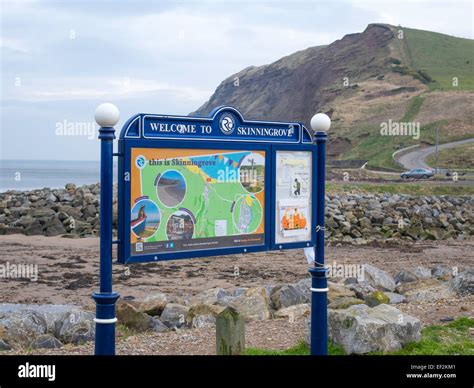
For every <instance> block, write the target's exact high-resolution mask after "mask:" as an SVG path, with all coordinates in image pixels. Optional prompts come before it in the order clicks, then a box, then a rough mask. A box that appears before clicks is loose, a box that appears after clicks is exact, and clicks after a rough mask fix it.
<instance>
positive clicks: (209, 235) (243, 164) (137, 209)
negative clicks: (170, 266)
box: [130, 148, 265, 255]
mask: <svg viewBox="0 0 474 388" xmlns="http://www.w3.org/2000/svg"><path fill="white" fill-rule="evenodd" d="M131 160H132V163H133V165H132V169H131V171H132V175H131V182H132V185H131V196H130V212H131V215H130V239H131V245H132V254H133V255H139V254H147V253H148V254H149V253H162V252H173V251H185V250H203V249H210V248H228V247H235V246H248V245H262V244H263V243H264V241H265V240H264V239H265V236H264V209H265V199H264V198H265V195H264V194H265V151H249V150H238V151H230V150H215V149H169V148H168V149H167V148H133V149H132V158H131Z"/></svg>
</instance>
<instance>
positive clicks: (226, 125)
mask: <svg viewBox="0 0 474 388" xmlns="http://www.w3.org/2000/svg"><path fill="white" fill-rule="evenodd" d="M120 139H149V140H152V139H161V140H178V139H179V140H200V141H209V140H217V141H225V142H236V141H239V142H252V143H272V144H274V143H287V144H302V143H308V142H311V135H310V134H309V131H307V130H306V128H304V126H303V125H302V124H301V123H297V122H275V121H256V120H244V118H243V117H242V115H241V113H240V112H239V111H238V110H237V109H235V108H233V107H228V106H222V107H219V108H216V109H214V110H213V111H212V112H211V114H210V116H209V117H193V116H174V115H156V114H146V113H140V114H138V115H135V116H133V117H132V118H131V119H129V120H128V121H127V122H126V123H125V125H124V127H123V129H122V131H121V133H120Z"/></svg>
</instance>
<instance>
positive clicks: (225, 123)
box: [219, 114, 235, 135]
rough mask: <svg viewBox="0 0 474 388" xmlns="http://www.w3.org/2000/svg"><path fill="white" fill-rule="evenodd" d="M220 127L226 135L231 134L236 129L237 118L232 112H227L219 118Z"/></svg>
mask: <svg viewBox="0 0 474 388" xmlns="http://www.w3.org/2000/svg"><path fill="white" fill-rule="evenodd" d="M219 128H220V129H221V131H222V133H223V134H224V135H230V134H231V133H232V132H234V129H235V120H234V118H233V117H232V116H231V115H230V114H225V115H223V116H222V117H221V119H220V120H219Z"/></svg>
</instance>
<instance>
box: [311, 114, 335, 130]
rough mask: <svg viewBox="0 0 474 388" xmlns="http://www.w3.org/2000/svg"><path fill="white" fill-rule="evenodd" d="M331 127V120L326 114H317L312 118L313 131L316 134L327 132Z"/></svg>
mask: <svg viewBox="0 0 474 388" xmlns="http://www.w3.org/2000/svg"><path fill="white" fill-rule="evenodd" d="M330 126H331V119H330V118H329V116H328V115H327V114H325V113H316V114H315V115H314V116H313V117H312V118H311V129H312V130H313V131H314V132H327V131H328V130H329V127H330Z"/></svg>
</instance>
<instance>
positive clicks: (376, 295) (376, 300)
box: [364, 290, 390, 307]
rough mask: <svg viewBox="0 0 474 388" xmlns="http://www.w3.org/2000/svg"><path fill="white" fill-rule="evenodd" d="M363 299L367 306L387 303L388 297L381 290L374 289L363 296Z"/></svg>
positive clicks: (388, 301)
mask: <svg viewBox="0 0 474 388" xmlns="http://www.w3.org/2000/svg"><path fill="white" fill-rule="evenodd" d="M364 301H365V303H366V304H367V306H369V307H375V306H378V305H379V304H389V303H390V298H389V297H388V296H387V295H385V294H384V293H383V292H382V291H379V290H376V291H374V292H372V293H371V294H369V295H367V296H365V297H364Z"/></svg>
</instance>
